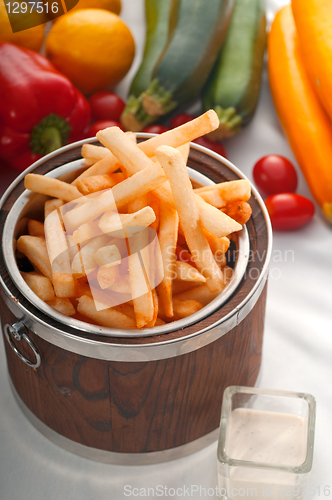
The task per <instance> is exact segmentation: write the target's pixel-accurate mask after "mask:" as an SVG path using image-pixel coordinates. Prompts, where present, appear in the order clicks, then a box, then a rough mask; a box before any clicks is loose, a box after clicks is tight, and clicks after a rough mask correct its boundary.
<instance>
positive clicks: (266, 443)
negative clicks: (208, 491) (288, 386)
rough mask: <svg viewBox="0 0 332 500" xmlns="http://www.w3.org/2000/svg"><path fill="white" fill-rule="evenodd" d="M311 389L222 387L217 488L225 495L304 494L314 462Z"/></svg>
mask: <svg viewBox="0 0 332 500" xmlns="http://www.w3.org/2000/svg"><path fill="white" fill-rule="evenodd" d="M315 410H316V405H315V399H314V398H313V396H311V395H310V394H304V393H295V392H286V391H277V390H265V389H259V388H252V387H240V386H230V387H228V388H227V389H226V390H225V392H224V397H223V404H222V411H221V421H220V435H219V443H218V487H219V495H220V496H222V497H223V498H224V499H229V500H233V499H236V498H239V497H241V498H251V497H254V498H255V499H266V498H269V499H270V500H276V499H279V500H280V499H281V498H283V497H285V498H288V499H290V498H291V499H293V500H295V499H301V498H302V497H303V494H304V491H305V485H306V484H307V481H308V476H309V472H310V470H311V467H312V461H313V447H314V430H315Z"/></svg>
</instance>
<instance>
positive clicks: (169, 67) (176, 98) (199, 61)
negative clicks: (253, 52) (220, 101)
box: [121, 0, 234, 131]
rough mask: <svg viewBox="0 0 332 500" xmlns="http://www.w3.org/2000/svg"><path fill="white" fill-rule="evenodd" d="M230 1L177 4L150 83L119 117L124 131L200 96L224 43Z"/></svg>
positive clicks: (194, 0)
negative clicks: (175, 20) (168, 36)
mask: <svg viewBox="0 0 332 500" xmlns="http://www.w3.org/2000/svg"><path fill="white" fill-rule="evenodd" d="M233 4H234V0H180V3H179V4H178V8H177V9H174V11H175V12H176V16H177V22H176V23H174V28H173V31H172V34H171V37H170V38H169V42H168V44H167V46H166V48H165V50H164V52H163V54H162V55H161V58H160V60H159V61H158V63H157V64H156V66H155V68H154V71H153V80H152V81H151V83H150V85H149V86H148V87H147V88H146V89H145V91H143V92H142V93H141V94H140V96H139V97H137V98H135V97H133V96H131V97H130V98H129V99H128V102H127V106H126V108H125V110H124V112H123V114H122V117H121V121H122V123H123V125H124V126H125V127H126V128H130V129H131V130H135V131H138V130H142V129H143V128H144V127H145V126H146V125H147V124H148V123H151V122H153V121H155V120H156V119H157V118H158V117H159V116H161V115H164V114H166V113H168V112H169V111H171V110H172V109H174V108H175V107H176V106H178V105H179V104H181V103H183V102H185V101H188V100H190V99H192V98H194V97H197V95H198V94H199V93H200V91H201V89H202V87H203V85H204V84H205V82H206V80H207V78H208V76H209V73H210V71H211V69H212V67H213V65H214V63H215V61H216V59H217V56H218V53H219V49H220V46H221V44H222V42H223V40H224V39H225V36H226V33H227V29H228V25H229V22H230V18H231V14H232V9H233Z"/></svg>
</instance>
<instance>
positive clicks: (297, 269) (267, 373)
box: [0, 0, 332, 500]
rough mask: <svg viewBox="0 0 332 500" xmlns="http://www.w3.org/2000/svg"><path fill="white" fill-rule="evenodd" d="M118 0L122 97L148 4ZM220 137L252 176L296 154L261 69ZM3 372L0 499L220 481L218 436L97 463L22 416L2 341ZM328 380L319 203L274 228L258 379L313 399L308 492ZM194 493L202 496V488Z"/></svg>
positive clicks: (326, 241) (325, 423) (107, 494)
mask: <svg viewBox="0 0 332 500" xmlns="http://www.w3.org/2000/svg"><path fill="white" fill-rule="evenodd" d="M122 1H123V11H122V17H123V19H124V20H125V22H127V24H128V25H129V26H130V28H131V29H132V31H133V34H134V37H135V40H136V44H137V54H136V58H135V62H134V65H133V67H132V69H131V71H130V73H129V74H128V76H127V77H126V79H125V80H124V81H123V83H122V84H121V86H120V87H119V92H120V93H121V94H122V95H123V97H125V95H126V90H127V89H128V85H129V83H130V81H131V78H132V75H133V74H134V72H135V70H136V68H137V65H138V62H139V60H140V58H141V54H142V48H143V40H144V9H143V0H122ZM267 3H268V5H267V7H268V13H269V18H270V19H271V18H272V15H273V12H274V10H275V9H277V8H278V6H280V5H282V4H283V3H286V0H285V1H284V0H270V1H268V2H267ZM286 98H287V97H286ZM225 145H226V148H227V151H228V155H229V159H230V160H231V161H232V162H233V163H235V165H237V166H238V167H239V168H240V169H241V170H242V171H243V172H244V173H245V174H246V175H248V176H249V178H252V176H251V173H252V167H253V165H254V163H255V161H256V160H258V159H259V158H260V157H261V156H263V155H265V154H268V153H279V154H282V155H285V156H286V157H288V158H290V159H291V160H293V161H294V162H295V159H294V157H293V154H292V152H291V150H290V148H289V146H288V143H287V141H286V139H285V137H284V134H283V132H282V130H281V128H280V126H279V123H278V119H277V117H276V114H275V111H274V108H273V104H272V101H271V96H270V93H269V89H268V82H267V76H266V73H265V74H264V82H263V88H262V93H261V98H260V102H259V107H258V110H257V114H256V116H255V119H254V120H253V122H252V123H251V124H250V125H249V126H248V128H247V129H246V130H244V131H242V132H241V133H240V134H238V135H237V136H236V137H234V138H233V139H231V140H229V141H227V142H226V144H225ZM295 164H296V162H295ZM313 167H314V165H313ZM298 173H299V179H300V183H299V188H298V192H299V193H300V194H302V195H304V196H308V197H311V196H310V193H309V191H308V189H307V187H306V185H305V182H304V180H303V177H302V175H301V173H300V170H299V169H298ZM13 176H14V174H13V173H12V172H8V173H7V176H6V177H3V181H2V182H3V187H5V186H4V183H5V182H6V180H7V177H8V180H9V179H10V178H11V177H13ZM4 179H5V180H4ZM0 380H1V384H0V499H1V500H46V499H47V500H95V499H98V500H111V499H112V500H113V499H114V500H120V499H123V498H127V496H125V494H124V493H125V490H124V486H125V485H130V486H131V488H134V487H138V488H146V489H147V488H149V487H150V488H153V487H156V486H157V485H160V486H161V487H162V488H163V491H164V495H163V496H159V498H166V497H168V496H169V495H168V493H167V491H166V493H165V488H166V487H167V488H175V489H176V488H178V487H183V486H186V487H191V486H192V485H198V486H199V487H200V486H201V487H202V488H215V486H216V484H217V473H216V443H214V444H212V445H210V446H209V447H208V448H205V449H204V450H202V451H200V452H198V453H195V454H193V455H191V456H190V457H187V458H183V459H181V460H177V461H173V462H169V463H166V464H163V465H151V466H136V467H134V466H130V467H129V466H127V467H124V466H111V465H105V464H100V463H95V462H92V461H90V460H86V459H83V458H80V457H77V456H75V455H72V454H71V453H69V452H67V451H64V450H62V449H61V448H59V447H57V446H56V445H54V444H53V443H51V442H49V441H48V440H47V439H46V438H45V437H43V436H42V435H41V434H39V433H38V432H37V431H36V430H35V429H34V427H32V425H31V424H30V423H29V422H28V421H27V420H26V419H25V417H24V416H23V414H22V413H21V411H20V410H19V408H18V407H17V405H16V402H15V401H14V398H13V395H12V393H11V391H10V389H9V384H8V377H7V367H6V360H5V355H4V348H3V345H1V343H0ZM331 382H332V229H331V228H329V227H328V226H327V224H326V223H325V222H324V221H323V219H322V217H321V215H320V213H319V211H318V210H317V214H316V215H315V217H314V220H313V221H312V223H311V224H310V225H308V226H307V227H306V228H304V229H302V230H300V231H297V232H292V233H275V234H274V244H273V254H272V261H271V267H270V278H269V289H268V301H267V311H266V327H265V336H264V348H263V365H262V372H261V378H260V382H259V385H260V387H265V388H275V389H285V390H292V391H303V392H308V393H311V394H313V395H314V396H315V398H316V400H317V423H316V438H315V454H314V465H313V470H312V473H311V477H310V483H311V484H312V485H315V486H316V493H315V495H313V496H311V495H310V494H309V492H308V493H307V495H306V498H307V499H309V498H320V497H322V498H329V497H325V496H324V492H323V491H322V490H323V488H324V486H326V485H330V486H331V489H332V432H331V426H332V424H331V422H332V383H331ZM319 486H320V488H321V492H320V495H319V494H318V487H319ZM127 491H128V490H127ZM171 493H172V491H171ZM330 496H332V492H331V493H330ZM140 498H147V497H144V496H140ZM150 498H152V497H151V493H150ZM190 498H197V499H198V498H207V496H205V495H204V491H203V490H202V491H201V492H199V491H198V492H197V493H196V494H193V495H192V496H191V497H190ZM209 498H210V497H209ZM285 500H287V499H286V497H285Z"/></svg>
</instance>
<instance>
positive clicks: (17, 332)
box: [4, 321, 41, 368]
mask: <svg viewBox="0 0 332 500" xmlns="http://www.w3.org/2000/svg"><path fill="white" fill-rule="evenodd" d="M4 332H5V335H6V339H7V340H8V344H9V345H10V347H11V348H12V349H13V351H14V352H15V354H16V355H17V356H18V357H19V358H20V359H21V360H22V361H24V363H25V364H26V365H28V366H30V367H31V368H38V367H39V366H40V364H41V357H40V354H39V352H38V350H37V348H36V346H35V344H34V343H33V342H32V340H31V339H30V338H29V336H28V331H27V329H26V326H25V325H24V324H23V323H22V322H21V321H17V322H16V323H14V324H12V325H10V324H8V323H7V324H6V325H5V327H4ZM11 337H14V339H15V340H18V341H19V342H20V341H21V340H22V339H23V340H25V341H26V343H27V344H28V345H29V346H30V348H31V349H32V351H33V353H34V355H35V358H36V362H35V363H33V362H32V361H30V360H29V359H27V358H26V357H25V356H23V354H21V353H20V351H19V350H18V349H17V347H16V346H15V345H14V344H13V341H12V339H11Z"/></svg>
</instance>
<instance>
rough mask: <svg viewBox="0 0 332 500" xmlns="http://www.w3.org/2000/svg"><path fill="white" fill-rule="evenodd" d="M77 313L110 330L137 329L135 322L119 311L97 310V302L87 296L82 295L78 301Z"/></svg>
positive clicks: (112, 309) (110, 309) (111, 309)
mask: <svg viewBox="0 0 332 500" xmlns="http://www.w3.org/2000/svg"><path fill="white" fill-rule="evenodd" d="M77 311H78V312H79V313H80V314H82V315H83V316H86V317H87V318H90V319H92V320H93V321H95V322H96V323H99V324H100V325H103V326H106V327H108V328H118V329H119V328H121V329H122V328H135V327H136V324H135V321H134V320H133V319H131V318H129V317H128V316H126V315H125V314H122V313H121V312H119V311H117V310H116V309H114V308H111V307H109V308H107V309H102V310H99V311H98V310H97V308H96V305H95V301H94V300H93V299H92V298H91V297H88V296H87V295H82V297H80V298H79V299H78V306H77Z"/></svg>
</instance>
